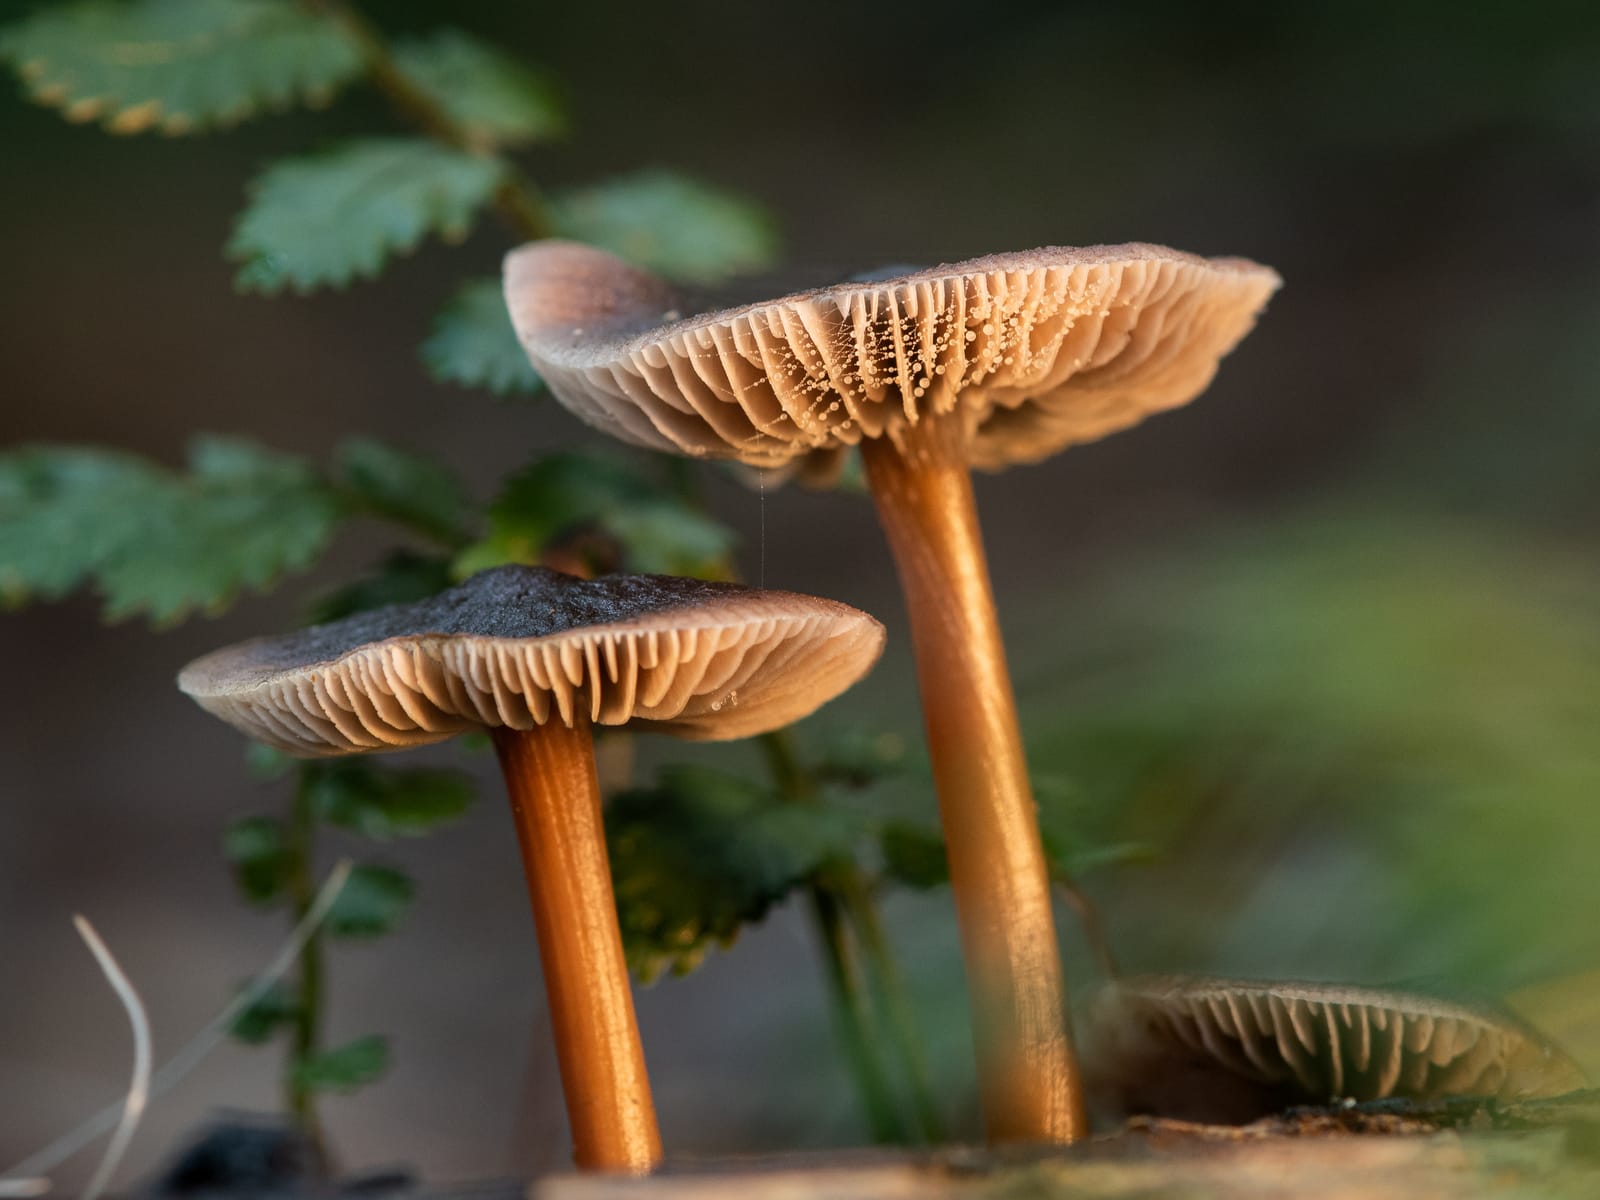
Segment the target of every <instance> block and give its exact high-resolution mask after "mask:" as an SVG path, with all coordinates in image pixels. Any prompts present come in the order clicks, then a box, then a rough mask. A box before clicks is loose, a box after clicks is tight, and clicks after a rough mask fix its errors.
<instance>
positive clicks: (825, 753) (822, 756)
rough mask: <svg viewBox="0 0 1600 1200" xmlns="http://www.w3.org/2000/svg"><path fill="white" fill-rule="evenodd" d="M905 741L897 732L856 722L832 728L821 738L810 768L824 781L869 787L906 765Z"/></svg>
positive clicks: (896, 772)
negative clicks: (878, 730) (847, 725)
mask: <svg viewBox="0 0 1600 1200" xmlns="http://www.w3.org/2000/svg"><path fill="white" fill-rule="evenodd" d="M908 766H909V764H908V763H907V761H906V743H905V739H904V738H902V737H901V736H900V735H899V734H898V733H883V732H874V731H873V730H870V729H866V728H863V727H861V726H859V725H857V726H850V727H848V728H843V729H837V730H833V731H831V732H830V733H829V734H827V735H826V736H825V737H824V738H823V739H822V740H821V745H820V747H819V753H818V756H817V761H816V764H815V766H814V768H813V770H814V771H815V773H816V776H817V778H818V779H820V780H822V781H823V782H825V783H836V784H840V785H842V786H844V787H850V788H868V787H871V786H872V785H873V784H875V783H878V782H880V781H882V780H885V779H891V778H894V777H895V776H898V775H902V774H904V773H905V772H906V770H907V769H908Z"/></svg>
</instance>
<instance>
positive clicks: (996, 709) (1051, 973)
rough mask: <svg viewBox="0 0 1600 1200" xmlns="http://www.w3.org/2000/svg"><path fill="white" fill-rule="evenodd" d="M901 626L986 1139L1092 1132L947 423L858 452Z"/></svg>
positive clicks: (970, 507)
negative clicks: (957, 935) (935, 806)
mask: <svg viewBox="0 0 1600 1200" xmlns="http://www.w3.org/2000/svg"><path fill="white" fill-rule="evenodd" d="M862 456H863V459H864V461H865V465H866V471H867V480H868V483H869V485H870V487H871V490H872V496H873V499H874V501H875V502H876V503H877V507H878V516H879V520H880V521H881V522H882V524H883V528H884V532H885V534H886V535H887V537H888V541H889V548H890V551H891V552H892V553H893V555H894V559H895V564H896V566H897V567H898V569H899V572H900V581H901V587H902V589H903V590H904V593H905V597H906V606H907V608H908V609H909V612H910V617H911V640H912V645H913V649H914V650H915V653H916V661H917V676H918V679H919V682H920V687H921V692H922V711H923V721H924V723H925V726H926V728H927V735H928V753H929V756H930V757H931V758H932V760H933V772H934V779H935V782H936V784H937V788H938V793H939V809H940V818H941V821H942V823H943V825H944V831H945V847H946V852H947V853H948V855H949V859H950V884H951V889H952V891H953V892H954V895H955V904H956V916H957V919H958V921H959V923H960V928H961V944H962V951H963V954H964V956H965V959H966V963H967V980H968V991H969V994H970V997H971V1002H972V1006H973V1015H974V1026H975V1031H976V1041H977V1057H978V1075H979V1085H980V1090H981V1092H982V1096H983V1112H984V1120H985V1124H986V1126H987V1132H988V1135H989V1138H990V1139H991V1140H992V1141H1054V1142H1070V1141H1075V1140H1077V1139H1078V1138H1080V1137H1082V1136H1084V1134H1085V1133H1086V1132H1087V1128H1088V1126H1087V1119H1086V1117H1085V1114H1084V1104H1083V1093H1082V1088H1081V1086H1080V1084H1079V1079H1078V1069H1077V1064H1076V1061H1075V1059H1074V1056H1073V1050H1072V1039H1071V1033H1070V1025H1069V1023H1068V1020H1067V1008H1066V984H1065V981H1064V979H1063V977H1062V970H1061V957H1060V952H1059V950H1058V949H1057V945H1056V929H1055V917H1054V915H1053V913H1052V911H1051V905H1050V877H1049V872H1048V870H1047V868H1046V864H1045V857H1044V846H1043V844H1042V842H1041V841H1040V837H1039V825H1038V820H1037V816H1036V813H1035V807H1034V800H1033V790H1032V787H1031V785H1030V784H1029V782H1028V769H1027V762H1026V760H1025V758H1024V755H1023V748H1022V736H1021V733H1020V731H1019V729H1018V725H1017V710H1016V701H1015V699H1014V698H1013V695H1012V690H1011V676H1010V673H1009V671H1008V670H1007V667H1006V655H1005V646H1004V644H1003V643H1002V641H1001V637H1000V623H999V620H998V619H997V617H996V615H995V605H994V595H993V592H992V589H991V587H990V583H989V567H988V563H987V561H986V560H985V558H984V553H983V536H982V531H981V530H980V528H979V524H978V510H977V506H976V504H975V503H974V501H973V495H972V480H971V476H970V473H969V471H968V468H967V465H966V464H967V455H966V451H965V447H964V445H963V444H962V434H961V428H960V424H959V421H958V420H957V419H948V418H939V417H925V418H924V419H923V420H921V421H919V422H918V423H917V424H915V425H912V426H908V427H907V428H906V429H905V430H904V431H903V432H902V434H901V436H900V439H899V445H898V446H897V445H896V444H895V442H893V441H891V440H890V439H888V438H881V439H876V440H871V441H865V442H863V443H862Z"/></svg>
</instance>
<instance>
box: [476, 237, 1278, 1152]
mask: <svg viewBox="0 0 1600 1200" xmlns="http://www.w3.org/2000/svg"><path fill="white" fill-rule="evenodd" d="M1278 283H1279V280H1278V277H1277V275H1276V274H1275V273H1274V272H1272V271H1271V270H1269V269H1268V268H1266V267H1262V266H1258V265H1257V264H1255V263H1252V262H1247V261H1245V260H1243V259H1203V258H1196V257H1194V256H1192V255H1188V254H1182V253H1179V252H1177V251H1174V250H1167V249H1163V248H1161V247H1158V246H1146V245H1126V246H1097V247H1090V248H1088V249H1064V248H1054V249H1045V250H1034V251H1029V252H1025V253H1019V254H1003V255H995V256H993V257H990V258H982V259H976V260H973V261H971V262H964V263H957V264H954V265H950V266H943V267H938V268H935V269H933V270H929V271H920V272H916V273H912V274H907V275H902V276H899V277H896V278H891V279H875V280H872V281H870V282H860V283H848V284H841V285H839V286H837V287H833V288H826V289H823V290H820V291H812V292H807V293H803V294H797V295H792V296H786V297H783V298H782V299H778V300H772V301H766V302H762V303H757V304H751V305H747V306H744V307H741V308H731V309H726V310H723V311H720V312H711V313H706V314H702V315H699V316H692V317H684V316H683V315H682V311H681V307H680V302H679V300H678V299H677V297H676V296H675V295H674V293H673V291H672V289H671V288H670V287H668V286H667V285H666V284H665V283H663V282H661V281H660V280H658V279H656V278H654V277H653V276H651V275H649V274H647V273H645V272H643V271H639V270H636V269H635V268H633V267H630V266H628V265H627V264H625V263H623V262H622V261H621V260H619V259H617V258H614V257H612V256H611V255H609V254H606V253H604V252H602V251H599V250H595V249H592V248H590V247H586V246H581V245H577V244H574V243H570V242H548V241H547V242H537V243H533V244H531V245H528V246H525V247H523V248H522V249H520V250H517V251H515V252H513V253H512V254H511V255H510V257H509V258H508V259H507V261H506V271H505V285H506V299H507V303H508V305H509V307H510V310H511V316H512V321H513V324H514V325H515V326H516V329H517V333H518V336H519V337H520V339H521V341H522V345H523V347H524V349H525V350H526V351H527V353H528V356H529V358H530V359H531V360H532V362H533V364H534V366H535V367H536V368H537V369H538V370H539V372H540V374H541V375H543V376H544V378H545V380H546V382H548V384H549V385H550V388H551V390H552V391H553V392H554V393H555V395H556V397H557V398H558V399H559V400H561V402H562V403H563V404H565V405H566V406H567V407H568V408H570V409H571V410H572V411H573V412H575V413H577V414H578V416H580V417H581V418H583V419H584V420H585V421H587V422H589V423H590V424H591V425H594V426H596V427H598V428H600V429H603V430H606V431H608V432H610V433H612V434H614V435H615V436H617V437H619V438H622V439H623V440H625V441H630V442H634V443H636V444H638V445H642V446H648V447H652V448H655V449H659V450H668V451H675V452H677V453H680V454H687V455H691V456H694V457H698V458H731V459H736V460H739V461H741V462H744V463H746V464H749V465H752V466H757V467H781V466H785V465H794V464H796V463H797V462H798V463H800V465H802V466H804V464H805V462H806V461H809V462H812V463H817V462H819V461H820V462H826V461H827V460H828V459H829V458H830V457H831V456H836V455H837V453H838V451H839V449H840V447H842V446H848V445H859V446H860V447H861V451H862V456H863V459H864V460H865V465H866V473H867V481H868V484H869V486H870V488H871V491H872V495H873V499H874V501H875V502H876V504H877V509H878V516H879V519H880V521H881V523H882V525H883V528H884V532H885V533H886V534H887V536H888V540H889V545H890V549H891V551H892V552H893V555H894V558H895V561H896V564H897V565H898V568H899V572H900V579H901V585H902V588H903V590H904V592H905V596H906V603H907V607H908V609H909V611H910V616H911V634H912V639H913V642H914V649H915V653H916V660H917V673H918V677H919V679H920V681H921V689H922V699H923V716H924V722H925V724H926V728H927V735H928V748H929V753H930V755H931V756H932V759H933V769H934V775H935V780H936V784H937V787H938V792H939V805H940V812H941V819H942V821H943V824H944V830H945V842H946V845H947V847H948V851H949V856H950V875H951V884H952V888H953V891H954V894H955V901H956V907H957V916H958V919H959V922H960V926H961V936H962V944H963V952H964V955H965V957H966V961H967V977H968V981H969V982H968V987H969V990H970V992H971V996H972V1000H973V1008H974V1021H975V1041H976V1049H977V1055H978V1067H979V1082H980V1088H981V1091H982V1097H983V1106H984V1114H985V1122H986V1125H987V1129H988V1133H989V1136H990V1137H991V1139H993V1140H1024V1141H1071V1140H1073V1139H1075V1138H1077V1137H1079V1136H1081V1135H1082V1134H1083V1133H1084V1132H1085V1121H1084V1112H1083V1100H1082V1091H1081V1087H1080V1085H1079V1082H1078V1078H1077V1068H1076V1066H1075V1063H1074V1059H1073V1052H1072V1044H1071V1037H1070V1032H1069V1029H1068V1024H1067V1014H1066V1000H1065V988H1064V984H1063V981H1062V976H1061V964H1060V955H1059V951H1058V948H1057V945H1056V937H1055V925H1054V920H1053V917H1052V913H1051V909H1050V890H1049V879H1048V877H1047V874H1046V870H1045V862H1044V855H1043V850H1042V847H1041V845H1040V841H1039V833H1038V829H1037V825H1036V822H1035V817H1034V804H1033V797H1032V792H1031V788H1030V785H1029V781H1028V775H1027V769H1026V763H1025V762H1024V759H1023V750H1022V739H1021V736H1020V734H1019V732H1018V727H1017V718H1016V708H1015V702H1014V700H1013V696H1012V689H1011V680H1010V675H1009V673H1008V671H1007V667H1006V659H1005V651H1004V647H1003V645H1002V642H1001V637H1000V628H999V623H998V621H997V618H996V615H995V607H994V598H993V595H992V592H991V588H990V583H989V571H988V566H987V564H986V562H985V559H984V552H983V541H982V537H981V534H980V531H979V526H978V515H977V509H976V507H975V505H974V503H973V496H972V486H971V479H970V468H972V467H979V468H982V469H985V470H1000V469H1003V468H1004V467H1007V466H1009V465H1011V464H1012V463H1017V462H1032V461H1036V460H1038V459H1042V458H1045V457H1047V456H1049V455H1051V454H1053V453H1055V452H1056V451H1058V450H1061V449H1063V448H1064V447H1066V446H1069V445H1072V444H1074V443H1077V442H1085V441H1090V440H1093V439H1095V438H1098V437H1101V436H1103V435H1105V434H1107V433H1111V432H1112V431H1114V430H1118V429H1122V428H1124V427H1126V426H1129V425H1133V424H1135V423H1137V422H1138V421H1140V420H1142V419H1143V418H1144V417H1145V416H1147V415H1149V414H1150V413H1153V412H1156V411H1158V410H1161V409H1165V408H1172V407H1175V406H1177V405H1181V404H1183V403H1185V402H1186V401H1188V400H1190V399H1192V398H1193V397H1194V396H1195V395H1197V394H1198V393H1199V392H1200V391H1202V390H1203V389H1204V388H1205V386H1206V385H1207V384H1208V383H1209V382H1210V380H1211V377H1212V375H1213V374H1214V373H1215V371H1216V369H1217V363H1218V360H1219V359H1220V358H1221V357H1222V356H1223V355H1224V354H1226V353H1227V352H1228V351H1229V350H1231V349H1232V348H1233V346H1234V345H1235V344H1236V343H1237V342H1238V341H1239V339H1240V338H1242V337H1243V336H1244V335H1245V333H1246V332H1248V331H1249V329H1250V327H1251V325H1252V324H1253V323H1254V321H1255V318H1256V315H1257V313H1258V312H1259V311H1260V309H1261V307H1262V306H1263V305H1264V304H1265V303H1266V300H1267V298H1268V296H1269V295H1271V293H1272V292H1273V290H1274V289H1275V288H1276V287H1277V286H1278Z"/></svg>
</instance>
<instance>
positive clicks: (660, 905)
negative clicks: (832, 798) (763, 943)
mask: <svg viewBox="0 0 1600 1200" xmlns="http://www.w3.org/2000/svg"><path fill="white" fill-rule="evenodd" d="M857 832H858V829H857V823H856V822H855V820H854V819H852V818H851V817H849V816H848V815H847V814H844V813H841V812H838V811H836V810H834V809H831V808H828V807H825V806H823V805H812V804H806V805H802V804H785V803H784V802H783V801H781V800H779V799H778V798H777V797H775V796H773V795H772V794H771V793H769V792H767V791H766V790H764V789H762V788H759V787H756V786H755V785H753V784H750V783H747V782H745V781H744V780H742V779H738V778H736V777H734V776H731V775H726V774H723V773H721V772H718V771H713V770H709V769H706V768H701V767H687V766H678V767H668V768H666V769H664V770H663V771H662V772H661V774H660V777H659V779H658V782H657V784H656V786H654V787H650V788H639V789H633V790H630V791H626V792H621V793H619V794H618V795H617V796H615V797H614V798H613V799H612V801H611V804H610V806H609V808H608V809H607V813H606V841H607V844H608V846H609V849H610V857H611V877H612V882H613V885H614V887H615V889H616V896H617V915H618V918H619V920H620V922H621V925H622V940H623V946H624V949H625V951H626V953H627V958H628V965H629V967H630V968H631V969H632V971H633V972H634V974H635V975H637V976H638V977H639V978H640V979H643V980H646V981H648V980H650V979H653V978H655V977H656V976H657V975H659V974H660V973H661V971H662V970H663V969H666V968H668V967H670V968H671V969H672V970H673V971H675V972H677V973H679V974H682V973H685V972H687V971H690V970H692V969H693V968H694V967H695V966H696V965H697V964H698V963H699V961H700V959H701V958H702V957H703V956H704V954H705V952H706V950H707V948H708V947H709V946H710V945H711V943H712V942H721V943H724V944H726V943H728V942H729V941H731V940H732V939H733V938H734V937H735V936H736V935H737V934H738V932H739V930H740V928H741V927H743V926H744V925H746V924H748V923H750V922H752V921H759V920H760V919H761V918H762V917H764V916H765V915H766V914H767V912H768V911H769V910H770V909H771V908H772V906H773V905H775V904H777V903H779V902H780V901H781V900H783V899H784V897H786V896H787V895H788V894H789V893H790V892H791V891H792V890H793V889H794V888H795V887H797V886H799V885H800V884H802V883H803V882H804V881H805V880H806V879H807V878H808V877H809V876H810V875H811V873H812V872H813V871H815V870H816V869H817V868H818V867H819V866H821V865H822V864H823V863H824V862H825V861H827V860H829V859H831V858H835V857H838V856H840V855H844V854H848V853H849V851H850V848H851V845H852V843H853V841H854V838H855V836H856V834H857Z"/></svg>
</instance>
